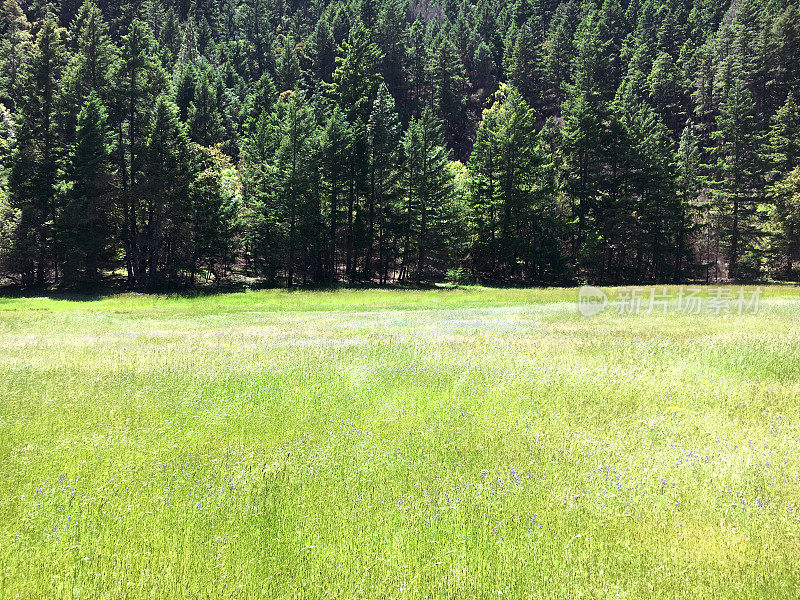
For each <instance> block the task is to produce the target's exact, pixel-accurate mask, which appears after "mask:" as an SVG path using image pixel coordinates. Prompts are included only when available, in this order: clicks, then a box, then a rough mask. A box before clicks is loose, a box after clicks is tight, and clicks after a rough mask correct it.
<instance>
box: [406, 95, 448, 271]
mask: <svg viewBox="0 0 800 600" xmlns="http://www.w3.org/2000/svg"><path fill="white" fill-rule="evenodd" d="M403 150H404V156H405V161H404V167H403V187H404V189H405V193H406V206H405V211H404V212H405V215H404V224H403V225H404V227H403V231H404V239H403V242H402V243H403V246H402V250H401V268H400V279H404V278H412V279H413V280H415V281H417V282H422V281H427V280H430V279H431V278H432V277H433V275H434V271H435V270H437V269H438V270H441V267H442V262H445V263H446V261H443V260H442V259H443V257H445V256H446V253H447V249H446V243H445V242H446V237H447V236H446V233H447V226H448V219H449V218H452V217H451V215H450V214H448V212H449V211H448V208H449V207H448V199H450V198H451V197H452V189H453V188H452V186H453V172H452V170H450V168H449V159H448V155H447V150H446V149H445V148H444V146H443V145H442V134H441V125H440V124H439V123H438V122H437V121H436V118H435V117H434V115H433V113H432V112H431V111H430V110H426V111H424V112H423V114H422V117H420V118H419V119H413V120H412V121H411V123H410V124H409V126H408V130H407V131H406V134H405V136H404V138H403Z"/></svg>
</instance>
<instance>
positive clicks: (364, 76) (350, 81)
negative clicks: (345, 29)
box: [330, 20, 383, 123]
mask: <svg viewBox="0 0 800 600" xmlns="http://www.w3.org/2000/svg"><path fill="white" fill-rule="evenodd" d="M382 58H383V57H382V55H381V52H380V50H379V49H378V47H377V46H376V45H375V44H374V43H372V42H371V41H370V39H369V32H368V31H367V30H366V28H365V27H364V24H363V23H362V22H361V21H360V20H356V22H355V23H354V24H353V26H352V27H351V29H350V34H349V36H348V38H347V40H346V41H345V42H344V43H343V44H342V47H341V49H340V56H337V57H336V70H335V71H334V73H333V83H332V85H331V86H330V89H331V95H332V96H333V97H334V98H335V99H336V101H337V102H338V104H339V106H340V107H341V109H342V110H343V111H344V112H345V114H346V115H347V117H348V120H350V121H351V122H352V121H354V120H355V119H356V118H361V121H362V122H363V123H366V122H367V120H368V119H369V113H370V110H371V109H372V104H373V103H374V101H375V94H376V92H377V91H378V82H379V81H380V62H381V59H382Z"/></svg>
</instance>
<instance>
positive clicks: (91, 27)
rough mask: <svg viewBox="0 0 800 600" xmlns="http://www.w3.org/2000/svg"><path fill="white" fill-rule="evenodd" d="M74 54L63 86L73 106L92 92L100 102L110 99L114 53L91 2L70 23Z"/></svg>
mask: <svg viewBox="0 0 800 600" xmlns="http://www.w3.org/2000/svg"><path fill="white" fill-rule="evenodd" d="M73 37H74V38H75V40H76V41H77V52H76V53H75V54H74V55H73V56H72V60H71V61H70V65H69V73H68V75H67V76H66V79H67V84H66V87H67V89H69V93H70V95H71V97H70V102H71V103H72V104H73V106H82V105H83V102H84V100H85V99H86V98H88V96H89V94H91V93H92V92H94V93H95V94H96V95H97V96H98V98H99V99H100V100H101V101H102V102H106V103H107V102H110V101H111V100H112V98H111V96H112V93H111V92H112V84H111V80H110V76H111V71H112V68H113V66H114V63H115V61H116V59H117V53H118V50H117V48H116V46H115V45H114V44H113V42H112V41H111V37H110V35H109V29H108V24H107V23H106V21H105V19H103V14H102V12H100V9H99V8H98V7H97V5H96V4H95V3H94V2H92V1H91V0H86V2H84V3H83V5H81V7H80V9H79V10H78V15H77V17H75V22H74V24H73Z"/></svg>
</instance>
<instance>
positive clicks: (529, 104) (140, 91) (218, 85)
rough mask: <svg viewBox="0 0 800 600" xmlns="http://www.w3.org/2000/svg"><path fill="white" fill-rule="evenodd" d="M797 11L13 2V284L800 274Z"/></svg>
mask: <svg viewBox="0 0 800 600" xmlns="http://www.w3.org/2000/svg"><path fill="white" fill-rule="evenodd" d="M799 11H800V7H798V5H797V3H796V2H795V1H785V0H735V1H734V2H733V4H730V3H729V2H728V1H727V0H726V1H724V2H723V1H721V0H629V1H627V2H626V1H625V0H603V1H602V2H599V1H598V2H592V1H578V0H565V1H563V2H560V3H559V2H557V1H554V0H312V1H308V2H307V1H300V0H175V1H173V0H167V1H157V0H145V1H142V2H132V3H118V2H116V1H115V0H97V1H96V2H93V1H92V0H87V1H86V2H84V3H83V4H80V3H78V2H76V1H75V0H62V1H61V2H60V3H59V2H47V1H44V0H34V1H27V0H25V1H22V2H20V0H3V4H2V9H1V10H0V35H1V36H2V37H1V39H0V65H1V67H0V276H2V277H4V278H5V279H6V280H7V281H10V282H13V283H16V284H19V285H24V286H52V285H57V286H62V287H71V288H85V287H90V286H97V285H102V284H104V283H108V282H110V281H112V280H113V281H122V282H124V283H125V284H126V285H127V286H129V287H131V288H135V289H144V290H148V289H157V288H161V287H165V286H184V285H195V284H198V283H201V282H207V281H222V280H224V279H226V278H230V277H249V278H255V279H258V280H262V281H264V282H266V283H267V284H270V285H289V286H292V285H297V284H321V283H334V282H338V281H344V282H355V283H358V282H375V283H382V284H384V283H393V282H398V281H400V282H413V283H422V282H430V281H436V280H443V279H445V278H450V279H453V280H456V281H460V282H467V281H477V282H485V283H520V284H530V283H571V282H578V281H589V282H602V283H645V282H681V281H693V280H702V281H719V280H742V281H744V280H748V281H752V280H758V279H763V278H775V279H789V280H797V279H798V268H797V267H798V264H797V263H798V262H799V261H800V106H799V105H798V102H800V14H799Z"/></svg>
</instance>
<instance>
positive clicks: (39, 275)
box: [9, 18, 67, 285]
mask: <svg viewBox="0 0 800 600" xmlns="http://www.w3.org/2000/svg"><path fill="white" fill-rule="evenodd" d="M66 37H67V31H66V30H65V29H63V28H61V27H59V26H58V25H57V24H56V22H55V21H54V20H53V19H52V18H47V19H45V21H44V22H43V23H42V24H41V26H40V29H39V33H38V34H37V36H36V41H35V43H34V45H33V48H32V49H31V53H30V56H29V57H28V59H27V61H26V63H25V65H24V69H23V72H22V73H21V75H20V82H19V96H18V99H17V103H16V105H17V109H18V112H17V123H18V125H17V129H16V141H15V144H14V150H13V155H12V157H11V172H10V175H9V203H10V206H11V208H12V209H15V210H17V211H19V226H18V228H17V229H16V239H14V240H13V243H12V245H13V248H12V254H13V255H14V256H15V257H16V258H15V259H14V260H13V261H12V262H14V263H15V264H16V265H17V269H16V270H17V274H18V275H19V276H20V278H21V280H22V281H23V282H24V283H26V284H33V283H36V284H39V285H41V284H43V283H45V281H46V279H47V277H48V275H49V273H50V272H51V271H52V272H54V274H55V277H56V279H57V278H58V271H57V270H53V267H54V266H55V263H56V262H57V261H58V256H57V254H59V249H58V248H57V247H56V246H55V244H54V238H53V233H54V232H53V224H54V222H55V220H56V218H57V214H58V208H59V207H58V205H57V194H56V183H57V177H58V169H59V167H60V165H61V164H62V160H63V158H64V150H65V148H64V141H63V137H62V136H61V135H60V131H61V127H60V126H61V123H62V122H63V120H64V113H63V111H62V106H61V94H62V88H61V78H62V75H63V73H64V70H65V67H66V61H67V56H66V52H65V48H64V40H65V39H66Z"/></svg>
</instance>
